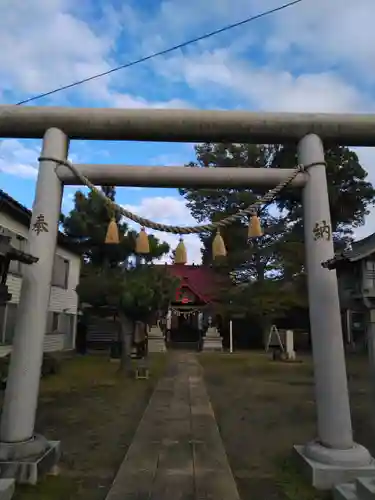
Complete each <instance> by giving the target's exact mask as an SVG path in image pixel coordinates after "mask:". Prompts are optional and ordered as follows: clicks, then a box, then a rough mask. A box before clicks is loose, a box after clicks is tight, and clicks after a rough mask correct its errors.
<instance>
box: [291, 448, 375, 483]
mask: <svg viewBox="0 0 375 500" xmlns="http://www.w3.org/2000/svg"><path fill="white" fill-rule="evenodd" d="M294 450H295V452H296V454H297V457H298V459H299V462H300V464H301V466H302V470H303V472H304V473H305V475H306V476H307V477H308V479H309V482H310V483H311V484H312V486H314V487H315V488H316V489H318V490H330V489H332V488H334V487H335V486H337V485H339V484H341V483H348V482H350V481H354V480H355V479H356V478H358V477H370V478H371V477H375V461H374V460H373V459H372V460H371V462H370V463H369V464H368V465H363V466H353V465H350V464H346V465H344V464H340V465H334V464H324V463H320V462H317V461H315V460H312V459H311V458H309V457H307V456H306V455H305V453H304V452H305V446H303V445H295V446H294Z"/></svg>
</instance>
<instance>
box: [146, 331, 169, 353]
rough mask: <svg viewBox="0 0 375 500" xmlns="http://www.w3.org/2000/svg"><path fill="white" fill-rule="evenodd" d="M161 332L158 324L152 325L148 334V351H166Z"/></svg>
mask: <svg viewBox="0 0 375 500" xmlns="http://www.w3.org/2000/svg"><path fill="white" fill-rule="evenodd" d="M166 350H167V348H166V347H165V340H164V335H163V332H162V331H161V330H160V328H159V327H158V326H152V327H151V330H150V333H149V334H148V352H166Z"/></svg>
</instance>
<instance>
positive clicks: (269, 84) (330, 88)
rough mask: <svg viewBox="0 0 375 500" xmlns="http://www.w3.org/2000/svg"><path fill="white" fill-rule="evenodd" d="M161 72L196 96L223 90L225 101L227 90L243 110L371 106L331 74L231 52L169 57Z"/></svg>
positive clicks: (331, 109) (329, 109) (358, 108)
mask: <svg viewBox="0 0 375 500" xmlns="http://www.w3.org/2000/svg"><path fill="white" fill-rule="evenodd" d="M160 72H161V74H163V75H164V77H165V78H170V79H172V80H174V81H176V82H186V83H187V84H188V85H189V86H190V87H191V88H193V89H195V90H196V91H197V92H203V93H204V92H207V91H208V89H210V88H212V87H214V88H218V89H221V90H222V92H223V97H224V96H228V92H230V93H231V97H232V98H233V99H236V100H241V99H242V103H243V104H242V107H243V108H249V107H252V108H256V109H260V110H264V111H271V110H272V111H275V112H277V111H289V112H293V111H295V112H298V111H302V112H319V111H320V112H321V111H325V112H349V111H352V112H353V111H356V112H358V111H364V110H366V111H368V110H369V107H370V103H369V100H368V99H366V97H365V96H364V95H363V93H362V92H360V91H359V90H358V89H356V88H355V87H354V86H353V85H350V84H349V83H347V82H345V81H344V80H343V79H342V78H340V77H339V76H337V75H336V74H334V73H333V72H322V73H304V74H301V75H293V74H292V73H291V72H289V71H287V70H277V69H275V68H272V67H256V66H252V65H251V64H250V63H249V62H247V61H244V60H238V59H237V60H236V59H233V58H232V56H231V53H230V51H229V50H223V49H219V50H214V51H212V52H203V53H201V54H199V55H197V56H191V57H189V56H182V55H179V56H173V57H171V58H169V59H168V61H165V62H164V64H163V66H160ZM243 99H245V101H244V100H243ZM372 108H374V105H373V104H372Z"/></svg>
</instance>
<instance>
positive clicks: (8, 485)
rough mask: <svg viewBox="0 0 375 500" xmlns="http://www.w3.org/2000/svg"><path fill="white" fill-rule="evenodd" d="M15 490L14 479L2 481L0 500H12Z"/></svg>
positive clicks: (0, 482)
mask: <svg viewBox="0 0 375 500" xmlns="http://www.w3.org/2000/svg"><path fill="white" fill-rule="evenodd" d="M14 488H15V481H14V479H0V500H10V499H11V498H12V497H13V494H14Z"/></svg>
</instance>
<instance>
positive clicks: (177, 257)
mask: <svg viewBox="0 0 375 500" xmlns="http://www.w3.org/2000/svg"><path fill="white" fill-rule="evenodd" d="M186 262H187V253H186V247H185V243H184V240H183V239H182V238H180V241H179V243H178V245H177V247H176V250H175V254H174V263H175V264H186Z"/></svg>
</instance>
